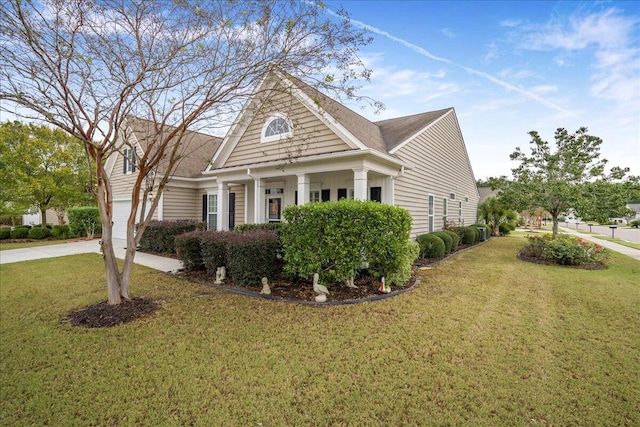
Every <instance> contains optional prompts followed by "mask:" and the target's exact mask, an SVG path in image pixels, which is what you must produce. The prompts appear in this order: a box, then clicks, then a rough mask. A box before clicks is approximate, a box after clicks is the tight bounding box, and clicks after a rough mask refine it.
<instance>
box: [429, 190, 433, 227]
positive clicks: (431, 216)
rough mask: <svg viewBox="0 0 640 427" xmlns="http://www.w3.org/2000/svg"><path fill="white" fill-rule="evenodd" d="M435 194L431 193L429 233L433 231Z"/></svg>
mask: <svg viewBox="0 0 640 427" xmlns="http://www.w3.org/2000/svg"><path fill="white" fill-rule="evenodd" d="M433 211H434V208H433V194H429V211H428V213H429V233H431V232H432V231H433Z"/></svg>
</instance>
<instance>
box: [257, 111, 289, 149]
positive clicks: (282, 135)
mask: <svg viewBox="0 0 640 427" xmlns="http://www.w3.org/2000/svg"><path fill="white" fill-rule="evenodd" d="M291 137H293V126H291V121H290V120H289V118H288V117H287V116H285V115H284V114H281V113H276V114H274V115H273V116H271V117H269V119H268V120H267V121H266V122H265V123H264V126H263V127H262V133H261V135H260V142H272V141H280V140H282V139H286V138H291Z"/></svg>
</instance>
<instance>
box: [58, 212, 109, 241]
mask: <svg viewBox="0 0 640 427" xmlns="http://www.w3.org/2000/svg"><path fill="white" fill-rule="evenodd" d="M67 217H68V218H69V228H70V229H71V233H72V234H73V235H74V236H77V237H84V236H88V237H93V236H96V235H100V234H102V223H101V222H100V213H99V212H98V208H97V207H93V206H85V207H80V208H69V209H68V210H67Z"/></svg>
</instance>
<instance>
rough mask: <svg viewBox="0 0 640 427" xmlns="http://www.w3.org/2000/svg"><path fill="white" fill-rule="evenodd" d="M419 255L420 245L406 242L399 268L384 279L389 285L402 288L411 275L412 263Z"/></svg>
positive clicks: (409, 241)
mask: <svg viewBox="0 0 640 427" xmlns="http://www.w3.org/2000/svg"><path fill="white" fill-rule="evenodd" d="M419 254H420V245H419V244H418V242H414V241H411V240H407V241H406V243H405V250H404V253H403V255H402V260H401V264H400V268H399V269H398V270H396V271H394V272H393V273H391V274H389V275H388V276H387V277H385V280H386V282H387V283H388V284H389V285H394V286H404V285H405V284H406V283H407V282H408V281H409V279H411V274H413V263H414V261H415V260H416V258H418V255H419Z"/></svg>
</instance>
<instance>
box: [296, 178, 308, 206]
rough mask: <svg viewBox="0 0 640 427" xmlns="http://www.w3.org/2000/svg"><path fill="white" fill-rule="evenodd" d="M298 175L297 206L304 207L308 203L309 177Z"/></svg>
mask: <svg viewBox="0 0 640 427" xmlns="http://www.w3.org/2000/svg"><path fill="white" fill-rule="evenodd" d="M297 175H298V204H299V205H304V204H306V203H309V190H310V186H311V180H310V179H309V175H307V174H305V173H300V174H297Z"/></svg>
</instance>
